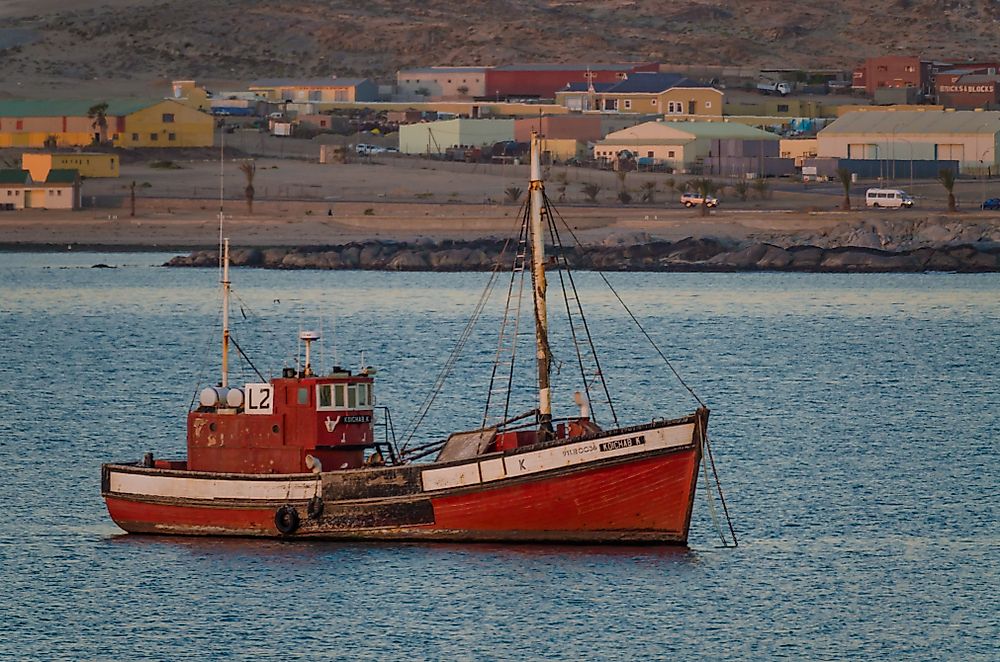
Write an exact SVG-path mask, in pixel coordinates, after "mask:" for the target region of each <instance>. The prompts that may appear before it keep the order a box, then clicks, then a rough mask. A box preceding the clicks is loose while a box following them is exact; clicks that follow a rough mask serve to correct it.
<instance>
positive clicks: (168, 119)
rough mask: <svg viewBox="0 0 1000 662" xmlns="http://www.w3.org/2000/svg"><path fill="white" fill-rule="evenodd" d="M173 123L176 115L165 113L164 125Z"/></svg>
mask: <svg viewBox="0 0 1000 662" xmlns="http://www.w3.org/2000/svg"><path fill="white" fill-rule="evenodd" d="M173 121H174V114H173V113H163V123H164V124H173Z"/></svg>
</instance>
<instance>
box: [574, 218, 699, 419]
mask: <svg viewBox="0 0 1000 662" xmlns="http://www.w3.org/2000/svg"><path fill="white" fill-rule="evenodd" d="M556 215H557V216H558V217H559V220H560V221H562V224H563V225H564V226H565V227H566V230H567V232H569V234H570V236H571V237H573V240H574V241H575V242H576V245H577V246H579V247H580V248H581V249H582V248H583V244H582V243H581V242H580V239H579V237H577V236H576V233H574V232H573V229H572V228H571V227H570V225H569V223H567V222H566V219H565V218H563V216H562V214H560V213H559V212H558V211H556ZM594 271H596V272H597V275H598V276H600V277H601V280H603V281H604V284H605V285H607V286H608V289H609V290H611V293H612V294H614V295H615V298H616V299H618V303H620V304H621V305H622V308H624V309H625V312H626V313H628V315H629V317H631V318H632V321H633V322H634V323H635V325H636V327H637V328H638V329H639V331H641V332H642V335H644V336H645V337H646V340H648V341H649V344H650V345H651V346H652V347H653V349H654V350H656V353H657V354H659V355H660V358H661V359H663V362H664V363H666V364H667V367H668V368H670V371H671V372H672V373H674V377H676V378H677V381H678V382H680V384H681V386H683V387H684V388H685V389H687V392H688V393H690V394H691V395H692V397H694V399H695V400H697V402H698V404H699V405H701V406H702V407H707V406H708V405H706V404H705V402H704V401H703V400H702V399H701V398H700V397H698V394H697V393H695V392H694V389H692V388H691V387H690V386H688V384H687V382H685V381H684V378H683V377H681V375H680V373H679V372H677V369H676V368H674V364H673V363H671V361H670V359H668V358H667V357H666V355H665V354H664V353H663V350H661V349H660V347H659V345H657V344H656V341H654V340H653V338H652V336H650V335H649V333H648V332H647V331H646V329H645V327H643V326H642V323H641V322H639V319H638V318H637V317H636V316H635V314H634V313H633V312H632V309H631V308H629V307H628V304H626V303H625V301H624V299H622V297H621V295H620V294H618V290H616V289H615V287H614V286H613V285H612V284H611V281H609V280H608V277H607V276H605V275H604V272H603V271H601V270H600V269H595V270H594Z"/></svg>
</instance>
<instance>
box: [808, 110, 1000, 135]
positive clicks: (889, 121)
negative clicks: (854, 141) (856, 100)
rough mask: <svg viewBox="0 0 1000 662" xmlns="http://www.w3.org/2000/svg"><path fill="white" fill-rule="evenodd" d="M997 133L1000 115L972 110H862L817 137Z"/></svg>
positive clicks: (847, 115)
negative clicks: (866, 134) (869, 134)
mask: <svg viewBox="0 0 1000 662" xmlns="http://www.w3.org/2000/svg"><path fill="white" fill-rule="evenodd" d="M997 132H1000V112H998V111H983V112H978V111H972V110H956V111H947V110H925V111H919V110H886V111H879V110H865V111H854V112H852V113H847V114H846V115H843V116H842V117H840V118H838V119H837V120H836V121H835V122H833V123H832V124H830V125H829V126H827V127H826V128H824V129H823V130H821V131H820V132H819V135H834V134H848V133H856V134H864V133H874V134H880V135H885V136H888V135H892V134H908V133H964V134H970V133H972V134H976V133H985V134H991V135H993V134H996V133H997Z"/></svg>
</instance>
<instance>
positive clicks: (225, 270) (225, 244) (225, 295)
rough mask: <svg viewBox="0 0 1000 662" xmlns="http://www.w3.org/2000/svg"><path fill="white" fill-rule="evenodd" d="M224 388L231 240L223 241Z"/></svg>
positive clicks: (224, 381) (227, 362)
mask: <svg viewBox="0 0 1000 662" xmlns="http://www.w3.org/2000/svg"><path fill="white" fill-rule="evenodd" d="M222 386H223V387H226V386H229V239H223V240H222Z"/></svg>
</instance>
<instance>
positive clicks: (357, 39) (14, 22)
mask: <svg viewBox="0 0 1000 662" xmlns="http://www.w3.org/2000/svg"><path fill="white" fill-rule="evenodd" d="M0 19H2V23H0V25H2V26H3V27H2V28H0V61H2V62H3V63H4V66H3V67H2V70H0V94H3V93H5V94H7V95H11V94H19V93H22V92H24V91H25V90H28V91H30V90H32V89H39V90H43V91H44V90H45V89H46V88H48V89H49V90H51V89H58V88H60V87H62V88H65V87H66V86H65V82H67V81H77V82H78V83H79V86H80V88H79V89H85V88H87V87H94V86H95V83H94V79H98V81H102V80H103V81H104V82H103V83H98V84H99V85H102V86H106V85H107V82H106V81H107V80H108V79H118V80H121V81H132V83H131V86H132V87H134V88H136V89H137V90H138V89H139V88H141V87H142V85H143V84H144V83H148V82H149V81H153V80H169V79H170V78H177V77H195V78H198V79H202V80H204V79H215V80H227V81H240V80H248V79H252V78H257V77H271V76H325V75H329V74H332V73H336V74H338V75H340V76H353V75H360V76H373V77H377V78H381V79H391V78H392V76H393V75H394V73H395V71H396V70H397V69H399V68H401V67H412V66H422V65H435V64H437V65H448V64H452V65H457V64H508V63H514V62H527V61H537V62H570V61H582V60H590V61H622V60H656V61H660V62H664V63H674V64H704V65H729V66H739V65H745V66H750V67H752V66H797V67H837V68H844V69H849V68H851V67H853V66H854V65H855V64H856V63H857V62H858V61H859V60H860V59H862V58H864V57H866V56H869V55H880V54H886V53H906V54H920V55H922V56H924V57H929V58H934V59H945V60H953V59H961V58H969V57H971V58H977V59H993V58H996V57H997V56H998V53H997V50H996V44H997V30H998V27H1000V2H998V0H978V1H976V0H972V1H969V0H887V1H886V2H881V3H871V2H866V1H863V0H843V1H841V2H828V3H790V2H786V1H778V0H758V1H757V2H753V3H751V2H743V1H739V0H695V1H692V2H675V1H665V0H643V1H640V0H635V1H630V0H549V1H534V2H532V1H529V0H465V1H463V2H454V1H445V0H424V1H421V2H414V3H401V2H395V1H390V0H367V1H366V2H363V3H362V2H356V1H353V0H297V1H295V2H290V1H280V0H169V1H166V0H159V1H157V0H76V1H75V2H73V3H67V2H62V1H60V0H32V1H29V0H10V1H9V2H5V3H2V5H0ZM84 81H89V82H88V83H84ZM19 88H20V89H19Z"/></svg>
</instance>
